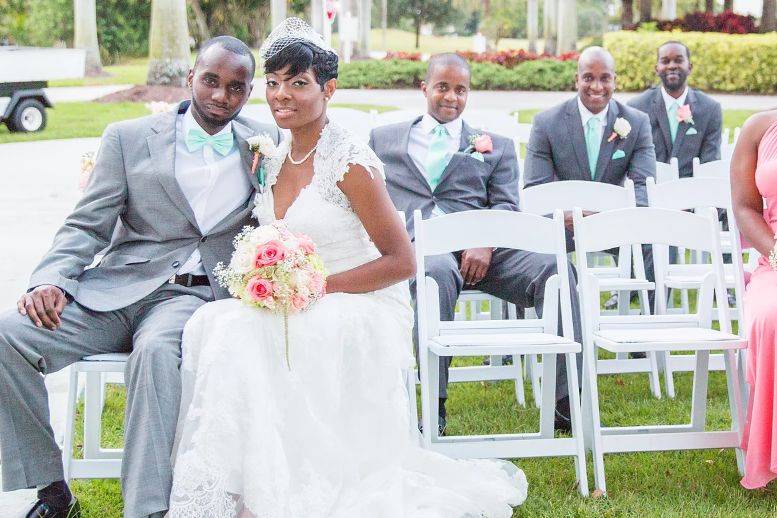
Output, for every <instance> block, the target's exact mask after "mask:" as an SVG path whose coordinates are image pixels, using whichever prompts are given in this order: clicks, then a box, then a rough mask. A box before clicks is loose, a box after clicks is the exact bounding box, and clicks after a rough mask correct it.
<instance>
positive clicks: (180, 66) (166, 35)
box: [146, 0, 191, 86]
mask: <svg viewBox="0 0 777 518" xmlns="http://www.w3.org/2000/svg"><path fill="white" fill-rule="evenodd" d="M148 57H149V63H148V77H147V79H146V84H149V85H163V86H186V76H187V74H188V73H189V68H190V61H191V57H190V55H189V27H188V25H187V20H186V0H153V1H152V3H151V29H150V30H149V38H148Z"/></svg>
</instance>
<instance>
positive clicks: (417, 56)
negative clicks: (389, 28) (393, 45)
mask: <svg viewBox="0 0 777 518" xmlns="http://www.w3.org/2000/svg"><path fill="white" fill-rule="evenodd" d="M383 59H387V60H389V59H404V60H406V61H421V53H420V52H402V51H396V52H395V51H393V50H390V51H388V52H387V53H386V57H385V58H383Z"/></svg>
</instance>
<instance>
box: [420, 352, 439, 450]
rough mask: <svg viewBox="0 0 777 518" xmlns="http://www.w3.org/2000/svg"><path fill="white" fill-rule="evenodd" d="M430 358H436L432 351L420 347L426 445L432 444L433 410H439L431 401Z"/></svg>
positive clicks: (423, 430) (423, 425)
mask: <svg viewBox="0 0 777 518" xmlns="http://www.w3.org/2000/svg"><path fill="white" fill-rule="evenodd" d="M430 358H436V356H434V355H433V354H432V353H431V352H430V351H428V350H424V349H423V348H421V347H419V354H418V369H419V377H420V379H421V425H422V436H423V444H424V446H425V447H427V448H428V447H430V446H431V444H432V432H431V428H432V417H431V414H432V412H435V413H436V412H437V409H436V408H435V407H434V406H433V405H431V404H430V403H429V400H430V398H431V396H430V392H431V391H432V389H431V386H430V384H431V381H430V379H429V378H430V377H431V375H430V373H429V371H430V369H431V366H430Z"/></svg>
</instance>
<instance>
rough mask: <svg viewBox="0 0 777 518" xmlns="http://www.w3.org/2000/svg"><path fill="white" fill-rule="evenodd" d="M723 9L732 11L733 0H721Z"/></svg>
mask: <svg viewBox="0 0 777 518" xmlns="http://www.w3.org/2000/svg"><path fill="white" fill-rule="evenodd" d="M723 10H724V11H733V10H734V0H723Z"/></svg>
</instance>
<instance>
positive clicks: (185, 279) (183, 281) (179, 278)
mask: <svg viewBox="0 0 777 518" xmlns="http://www.w3.org/2000/svg"><path fill="white" fill-rule="evenodd" d="M167 282H168V284H180V285H181V286H186V287H187V288H191V287H192V286H210V282H209V281H208V276H207V275H192V274H190V273H187V274H184V275H173V276H172V277H170V278H169V279H168V280H167Z"/></svg>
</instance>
